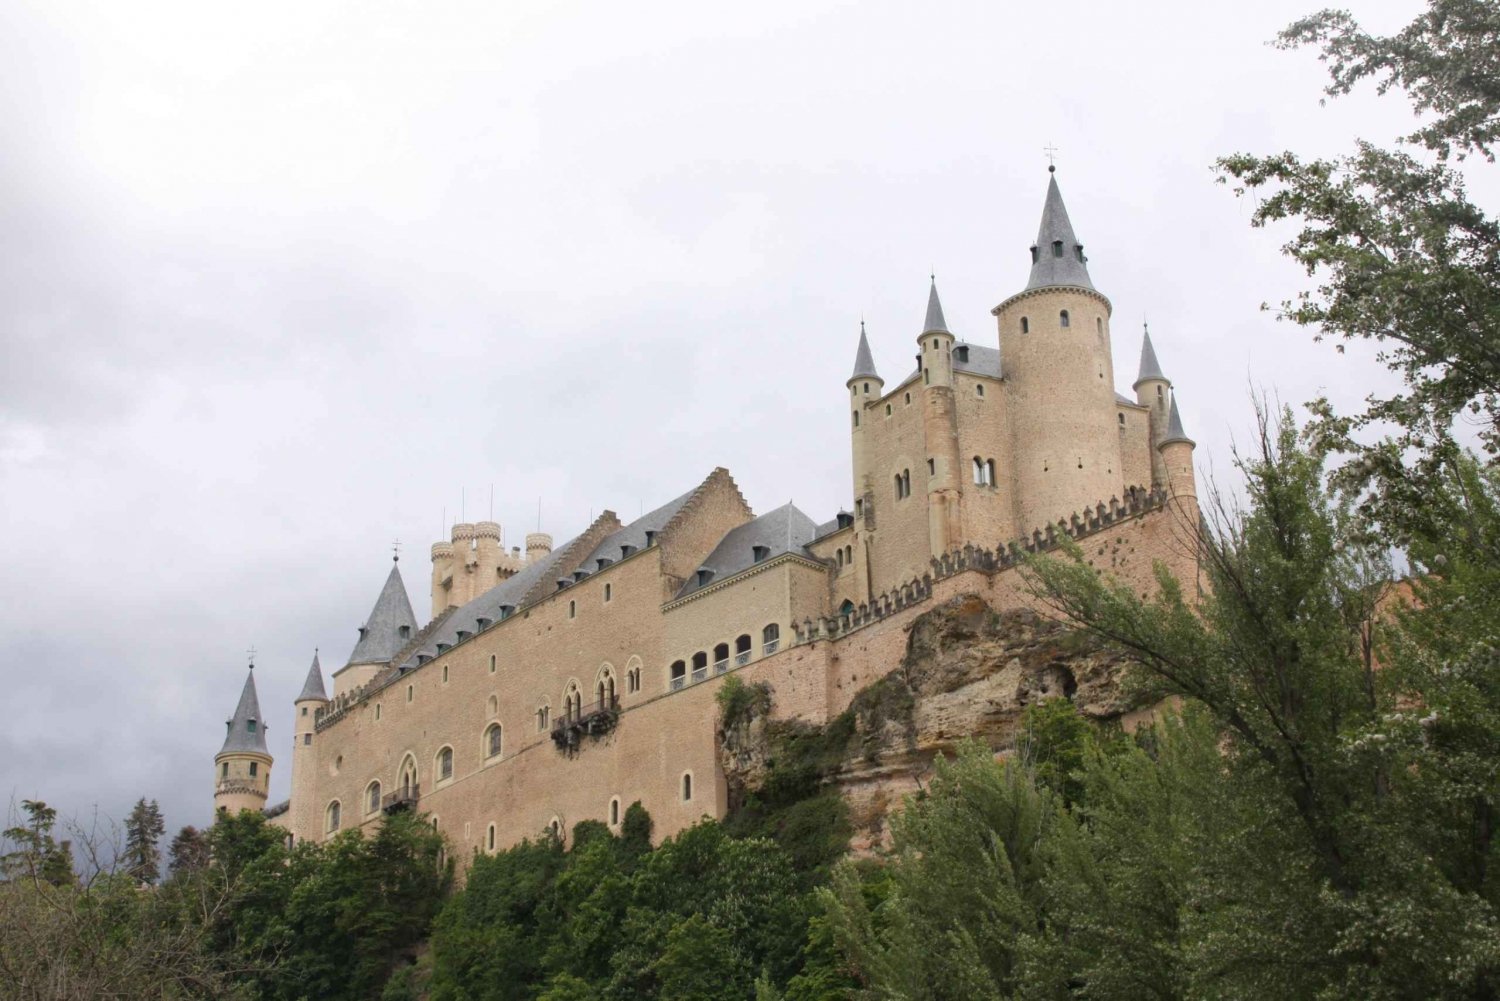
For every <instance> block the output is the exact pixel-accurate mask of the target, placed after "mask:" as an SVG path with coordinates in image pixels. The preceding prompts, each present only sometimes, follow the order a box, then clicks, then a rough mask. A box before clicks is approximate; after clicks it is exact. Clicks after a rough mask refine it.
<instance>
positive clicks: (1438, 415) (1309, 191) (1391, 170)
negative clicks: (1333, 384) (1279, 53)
mask: <svg viewBox="0 0 1500 1001" xmlns="http://www.w3.org/2000/svg"><path fill="white" fill-rule="evenodd" d="M1277 45H1278V46H1279V47H1281V48H1283V49H1292V48H1297V47H1301V46H1308V45H1313V46H1318V47H1320V49H1321V52H1320V55H1319V58H1320V60H1322V61H1323V62H1325V63H1327V64H1328V65H1329V70H1330V76H1331V82H1330V83H1329V85H1328V87H1327V89H1326V93H1327V94H1328V95H1330V96H1339V95H1342V94H1347V93H1349V92H1350V91H1351V90H1353V89H1354V87H1356V86H1357V85H1358V84H1359V83H1361V82H1363V81H1366V80H1375V81H1377V84H1376V86H1377V91H1378V92H1379V93H1382V94H1384V93H1386V92H1387V91H1388V90H1389V89H1391V88H1392V87H1396V88H1400V89H1402V90H1404V91H1405V92H1406V94H1407V96H1408V99H1409V101H1410V103H1411V105H1412V108H1413V110H1414V111H1415V112H1417V113H1418V114H1419V115H1424V116H1426V117H1425V118H1424V122H1423V125H1422V127H1421V128H1419V129H1418V130H1417V131H1415V132H1413V133H1412V134H1411V135H1409V136H1407V137H1406V138H1405V140H1404V142H1403V144H1402V145H1403V147H1404V148H1399V149H1395V150H1387V149H1382V148H1380V147H1378V146H1376V145H1375V144H1373V143H1370V142H1363V141H1362V142H1360V143H1359V144H1358V145H1357V147H1356V149H1355V151H1354V152H1352V153H1350V154H1348V155H1345V156H1341V157H1336V158H1333V159H1305V158H1303V157H1301V156H1299V155H1298V154H1296V153H1293V152H1283V153H1279V154H1275V155H1271V156H1255V155H1251V154H1245V153H1241V154H1235V155H1233V156H1227V157H1224V158H1222V159H1221V160H1220V161H1219V162H1218V168H1219V171H1220V179H1221V181H1225V182H1229V181H1230V180H1231V179H1232V181H1233V183H1234V184H1235V190H1236V193H1237V194H1240V195H1246V194H1254V195H1255V196H1256V197H1257V198H1259V199H1260V200H1259V201H1258V202H1257V204H1256V207H1255V211H1254V213H1253V215H1252V217H1251V218H1252V224H1253V225H1255V226H1265V225H1266V224H1268V223H1272V222H1277V221H1281V220H1294V221H1296V222H1297V223H1299V224H1300V225H1301V227H1302V228H1301V230H1300V231H1299V232H1298V233H1297V235H1296V236H1295V237H1294V238H1293V239H1292V240H1291V242H1289V243H1288V244H1287V245H1286V247H1285V250H1286V252H1287V253H1288V254H1289V255H1290V256H1291V257H1292V258H1294V259H1295V260H1297V261H1298V262H1299V263H1301V264H1302V265H1303V266H1304V267H1305V268H1306V269H1307V272H1308V274H1309V275H1317V276H1318V280H1319V282H1320V284H1319V285H1318V287H1317V288H1316V289H1313V290H1309V291H1304V292H1302V293H1300V294H1299V295H1298V296H1297V297H1296V298H1295V299H1293V300H1289V301H1287V302H1285V303H1283V304H1282V307H1281V316H1282V317H1283V318H1285V319H1289V320H1291V321H1292V322H1294V323H1297V324H1300V325H1303V326H1308V327H1312V328H1314V329H1315V330H1316V334H1315V336H1316V337H1317V338H1319V339H1321V338H1322V337H1325V336H1331V337H1334V338H1338V339H1341V340H1345V341H1355V340H1368V341H1373V342H1375V343H1376V344H1378V345H1379V346H1380V348H1381V351H1382V353H1381V355H1380V357H1381V359H1382V360H1383V361H1384V362H1385V363H1386V364H1387V365H1388V366H1389V367H1390V368H1391V369H1392V370H1393V371H1396V372H1397V373H1399V374H1400V375H1401V376H1402V378H1403V379H1404V380H1405V382H1406V386H1407V391H1406V392H1405V393H1403V394H1398V395H1395V396H1391V397H1389V398H1385V399H1381V398H1378V397H1375V396H1371V397H1370V398H1369V399H1368V400H1367V404H1368V405H1367V407H1366V409H1365V410H1364V411H1363V412H1362V413H1359V414H1355V415H1352V416H1350V415H1338V414H1335V413H1334V412H1333V409H1332V407H1331V406H1330V405H1329V404H1328V402H1327V401H1326V400H1324V401H1319V402H1318V403H1317V404H1315V413H1316V414H1317V415H1318V421H1317V423H1316V424H1315V425H1314V431H1315V433H1316V435H1317V436H1318V438H1319V439H1320V443H1321V447H1322V449H1323V450H1324V451H1331V450H1335V449H1336V450H1338V451H1341V452H1344V453H1347V454H1348V455H1350V456H1351V457H1352V458H1351V461H1350V462H1349V463H1348V464H1346V465H1345V466H1344V467H1343V468H1342V469H1341V470H1340V471H1339V482H1340V484H1341V485H1342V486H1343V487H1345V488H1346V489H1348V490H1351V491H1354V492H1356V493H1361V494H1362V495H1363V497H1362V503H1363V513H1364V514H1365V515H1366V517H1368V518H1370V519H1372V520H1376V521H1379V522H1381V523H1382V524H1384V525H1385V526H1386V528H1387V529H1388V530H1391V531H1393V532H1395V533H1396V536H1397V538H1396V540H1395V541H1397V542H1401V543H1404V542H1405V541H1406V540H1407V539H1408V538H1409V537H1410V535H1411V533H1412V532H1421V531H1431V530H1432V528H1433V525H1434V523H1435V521H1436V516H1437V515H1439V514H1440V513H1438V512H1432V511H1431V510H1430V509H1429V507H1428V505H1426V504H1425V503H1424V498H1425V490H1424V486H1425V484H1426V483H1427V482H1429V481H1430V480H1431V479H1432V478H1433V477H1435V476H1438V475H1448V476H1451V475H1453V474H1454V472H1455V463H1456V462H1457V460H1458V457H1459V455H1460V454H1461V449H1459V448H1458V447H1457V446H1456V445H1455V443H1454V440H1453V437H1452V428H1453V423H1454V421H1455V420H1456V419H1460V418H1462V419H1466V420H1467V421H1468V422H1470V423H1472V425H1473V426H1474V427H1475V429H1476V430H1477V432H1478V434H1479V438H1480V441H1481V443H1482V445H1483V448H1484V449H1485V450H1486V451H1487V452H1488V453H1489V454H1490V455H1491V456H1492V457H1493V456H1495V455H1497V454H1500V224H1497V222H1496V220H1495V219H1494V218H1493V217H1492V216H1491V215H1489V214H1487V213H1486V212H1484V211H1483V210H1482V209H1480V208H1479V207H1478V206H1476V205H1474V204H1473V203H1472V202H1470V201H1469V199H1468V197H1467V193H1466V188H1465V183H1464V180H1465V179H1464V176H1463V174H1462V173H1461V171H1460V169H1459V166H1458V165H1459V164H1460V163H1462V162H1465V161H1467V162H1468V165H1469V166H1470V167H1471V168H1474V169H1477V166H1476V164H1477V162H1479V161H1483V163H1485V164H1490V163H1493V161H1494V144H1495V142H1496V138H1497V136H1500V55H1497V54H1500V6H1497V5H1496V4H1495V3H1494V2H1493V0H1430V2H1429V4H1428V7H1427V10H1426V11H1424V12H1423V13H1422V14H1421V15H1420V16H1418V17H1417V18H1416V19H1415V20H1414V21H1413V22H1412V23H1411V24H1410V25H1408V26H1407V27H1406V28H1405V29H1404V30H1402V31H1400V32H1398V33H1397V34H1395V35H1392V36H1389V37H1381V36H1375V35H1371V34H1369V33H1368V32H1366V31H1364V30H1363V29H1361V28H1360V26H1359V25H1358V23H1357V22H1356V21H1355V20H1354V19H1353V18H1352V17H1351V16H1350V15H1349V14H1348V13H1346V12H1342V11H1333V10H1325V11H1322V12H1320V13H1317V14H1314V15H1311V16H1310V17H1307V18H1304V19H1302V20H1300V21H1298V22H1296V23H1295V24H1292V25H1291V26H1290V27H1288V28H1287V29H1286V30H1285V31H1283V32H1282V33H1281V34H1280V35H1279V36H1278V38H1277ZM1476 154H1477V156H1474V157H1473V159H1470V157H1471V155H1476ZM1342 349H1343V348H1342V345H1340V347H1339V350H1342ZM1384 422H1390V423H1392V424H1394V425H1395V426H1396V428H1397V429H1398V430H1397V432H1396V433H1395V434H1394V435H1390V436H1387V437H1384V438H1381V439H1380V440H1377V441H1373V442H1372V441H1370V440H1369V439H1368V435H1367V434H1365V432H1375V433H1380V429H1381V428H1382V427H1383V426H1384Z"/></svg>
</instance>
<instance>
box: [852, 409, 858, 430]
mask: <svg viewBox="0 0 1500 1001" xmlns="http://www.w3.org/2000/svg"><path fill="white" fill-rule="evenodd" d="M853 414H854V426H855V427H859V411H858V410H855V411H853Z"/></svg>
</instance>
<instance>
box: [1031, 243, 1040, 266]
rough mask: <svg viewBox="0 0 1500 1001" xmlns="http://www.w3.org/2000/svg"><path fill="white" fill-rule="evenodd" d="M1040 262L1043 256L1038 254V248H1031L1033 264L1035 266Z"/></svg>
mask: <svg viewBox="0 0 1500 1001" xmlns="http://www.w3.org/2000/svg"><path fill="white" fill-rule="evenodd" d="M1039 260H1041V254H1039V253H1038V252H1037V248H1036V247H1032V248H1031V263H1032V264H1035V263H1036V262H1037V261H1039Z"/></svg>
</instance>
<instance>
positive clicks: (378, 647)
mask: <svg viewBox="0 0 1500 1001" xmlns="http://www.w3.org/2000/svg"><path fill="white" fill-rule="evenodd" d="M403 630H405V631H404V632H403ZM416 631H417V617H416V616H415V615H413V614H412V610H411V600H410V599H409V598H407V596H406V585H405V584H404V583H402V581H401V565H400V564H399V563H398V564H395V565H394V566H392V567H391V574H390V576H389V577H387V578H386V579H385V587H383V588H381V589H380V597H378V598H376V599H375V607H374V608H373V609H371V610H370V617H369V618H368V619H366V620H365V624H364V625H363V626H361V627H360V630H359V642H358V643H356V644H354V652H353V653H351V654H349V663H351V664H383V663H385V662H386V661H388V660H390V659H391V658H392V657H394V656H396V654H398V653H400V652H401V648H402V647H404V646H405V645H406V643H407V640H409V639H410V638H411V636H412V634H413V633H415V632H416Z"/></svg>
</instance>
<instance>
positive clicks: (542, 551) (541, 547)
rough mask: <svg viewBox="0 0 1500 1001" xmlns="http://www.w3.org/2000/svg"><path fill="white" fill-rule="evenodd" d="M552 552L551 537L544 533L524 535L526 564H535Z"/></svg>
mask: <svg viewBox="0 0 1500 1001" xmlns="http://www.w3.org/2000/svg"><path fill="white" fill-rule="evenodd" d="M551 552H552V536H550V535H548V534H547V533H546V532H527V533H526V562H527V563H535V562H536V561H537V560H540V559H545V558H546V556H547V555H548V554H549V553H551Z"/></svg>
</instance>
